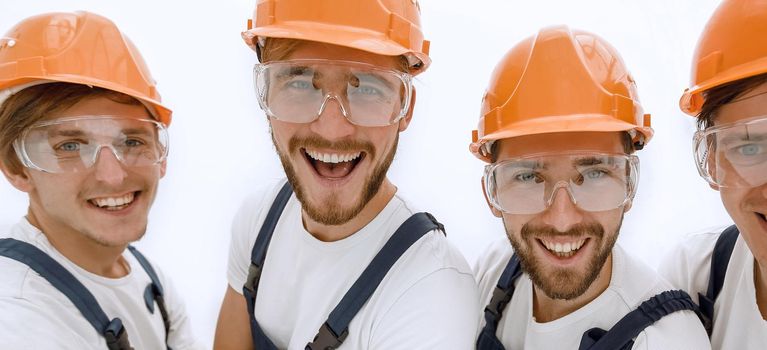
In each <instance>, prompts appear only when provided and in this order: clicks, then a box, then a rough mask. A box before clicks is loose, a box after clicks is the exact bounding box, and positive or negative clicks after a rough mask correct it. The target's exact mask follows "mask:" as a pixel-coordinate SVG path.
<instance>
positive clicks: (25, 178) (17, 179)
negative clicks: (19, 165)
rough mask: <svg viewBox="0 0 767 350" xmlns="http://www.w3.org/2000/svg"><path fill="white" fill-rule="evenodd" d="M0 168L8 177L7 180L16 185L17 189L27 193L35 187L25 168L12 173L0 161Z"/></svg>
mask: <svg viewBox="0 0 767 350" xmlns="http://www.w3.org/2000/svg"><path fill="white" fill-rule="evenodd" d="M0 170H2V171H3V175H4V176H5V178H6V179H8V182H10V183H11V185H13V187H16V189H17V190H19V191H22V192H26V193H29V192H31V191H32V190H33V189H34V188H35V186H34V183H33V182H32V178H31V177H30V176H29V173H28V169H27V168H23V169H22V170H21V172H20V173H14V172H12V171H11V170H10V169H8V168H7V167H6V166H5V164H2V163H1V162H0Z"/></svg>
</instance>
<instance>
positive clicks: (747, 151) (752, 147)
mask: <svg viewBox="0 0 767 350" xmlns="http://www.w3.org/2000/svg"><path fill="white" fill-rule="evenodd" d="M735 150H736V151H737V152H738V153H739V154H740V155H743V156H755V155H757V154H759V153H762V147H761V146H760V145H758V144H755V143H749V144H745V145H742V146H738V147H736V149H735Z"/></svg>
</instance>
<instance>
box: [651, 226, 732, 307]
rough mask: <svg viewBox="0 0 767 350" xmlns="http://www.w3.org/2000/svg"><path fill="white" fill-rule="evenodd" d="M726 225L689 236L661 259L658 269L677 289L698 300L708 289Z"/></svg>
mask: <svg viewBox="0 0 767 350" xmlns="http://www.w3.org/2000/svg"><path fill="white" fill-rule="evenodd" d="M723 230H724V228H717V229H708V230H705V231H700V232H695V233H691V234H688V235H686V236H685V237H684V238H683V239H682V240H681V241H680V242H679V243H678V244H677V245H676V246H675V247H674V248H672V250H671V251H670V252H669V254H668V255H666V257H665V258H664V259H663V260H661V263H660V266H659V267H658V272H659V273H660V274H661V275H662V276H663V278H665V279H666V280H668V281H669V283H671V284H672V285H673V286H674V287H675V288H681V289H683V290H685V291H687V292H688V293H690V295H691V296H692V297H693V300H695V301H696V302H697V300H698V295H697V294H698V292H702V291H704V288H706V285H707V284H708V277H709V274H710V270H711V256H712V254H713V251H714V246H715V245H716V241H717V239H719V236H720V234H721V233H722V231H723Z"/></svg>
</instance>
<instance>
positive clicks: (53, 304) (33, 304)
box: [0, 291, 103, 349]
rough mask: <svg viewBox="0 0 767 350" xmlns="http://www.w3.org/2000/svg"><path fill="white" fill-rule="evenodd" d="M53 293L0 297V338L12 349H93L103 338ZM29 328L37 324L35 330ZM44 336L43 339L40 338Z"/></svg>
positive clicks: (43, 292)
mask: <svg viewBox="0 0 767 350" xmlns="http://www.w3.org/2000/svg"><path fill="white" fill-rule="evenodd" d="M53 292H58V291H48V292H45V291H39V292H35V291H33V292H28V293H25V295H24V296H23V297H8V296H0V310H3V312H2V313H0V339H3V347H4V348H5V347H7V348H9V349H90V348H93V347H94V346H93V345H92V344H100V341H102V339H103V338H101V335H100V334H98V333H97V332H96V331H95V329H93V327H92V326H91V325H90V324H89V323H88V322H87V321H86V320H85V318H83V317H82V315H81V314H80V312H79V311H78V310H77V309H75V308H74V306H73V305H72V304H71V303H66V302H64V301H63V300H60V299H61V298H59V297H57V295H56V294H54V293H53ZM30 325H34V326H33V327H32V326H30ZM40 335H44V336H40Z"/></svg>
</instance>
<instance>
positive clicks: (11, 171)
mask: <svg viewBox="0 0 767 350" xmlns="http://www.w3.org/2000/svg"><path fill="white" fill-rule="evenodd" d="M105 53H108V55H107V54H105ZM170 119H171V111H170V110H168V109H167V108H166V107H164V106H163V105H162V104H161V103H160V96H159V94H158V93H157V90H156V88H155V83H154V81H153V80H152V78H151V75H150V73H149V71H148V70H147V68H146V64H145V63H144V61H143V59H142V58H141V55H140V53H139V52H138V50H137V49H136V48H135V47H134V46H133V44H132V43H131V42H130V41H129V40H128V39H127V38H126V37H124V36H123V34H122V33H121V32H120V30H119V29H118V28H117V27H116V26H115V25H114V23H112V22H111V21H109V20H108V19H106V18H104V17H101V16H98V15H95V14H92V13H88V12H75V13H48V14H43V15H39V16H34V17H30V18H27V19H25V20H23V21H21V22H20V23H18V24H17V25H16V26H14V27H13V28H12V29H11V30H10V31H9V32H8V33H7V34H5V36H4V37H3V38H0V157H2V158H1V159H2V162H0V169H2V171H3V174H4V175H5V177H6V178H7V179H8V181H9V182H10V183H11V184H12V185H13V186H14V187H16V188H17V189H19V190H21V191H23V192H26V193H27V194H28V195H29V210H28V212H27V215H26V216H25V217H24V218H23V219H22V220H21V222H19V223H18V224H17V225H16V226H14V227H13V228H11V230H10V232H2V233H1V234H2V236H0V279H1V280H2V281H3V282H2V283H0V310H2V312H0V339H2V347H3V348H4V349H104V348H105V347H106V348H109V349H129V348H130V347H135V348H136V349H164V348H166V347H171V348H173V349H190V348H201V347H200V345H199V344H196V342H195V340H194V336H193V335H192V334H191V327H190V323H189V320H188V318H187V316H186V313H185V311H184V308H183V304H182V302H181V300H180V298H179V296H178V295H177V294H176V292H175V290H174V289H173V287H172V285H169V284H168V282H169V281H168V280H167V279H166V278H164V276H163V275H162V274H161V273H160V271H159V270H155V268H154V267H153V266H152V265H151V264H150V263H149V262H148V261H147V260H146V259H145V258H144V257H143V256H142V255H141V254H140V253H139V252H138V251H137V250H135V249H134V248H133V247H131V246H129V244H130V243H131V242H135V241H137V240H139V239H140V238H141V237H142V236H143V235H144V233H145V232H146V228H147V215H148V214H149V209H150V207H151V206H152V202H153V201H154V197H155V195H156V193H157V186H158V183H159V180H160V178H161V177H162V176H163V175H164V174H165V164H166V163H165V160H166V156H167V152H168V135H167V129H166V127H167V125H168V124H169V123H170ZM126 248H128V249H127V250H126ZM128 251H130V253H128Z"/></svg>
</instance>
